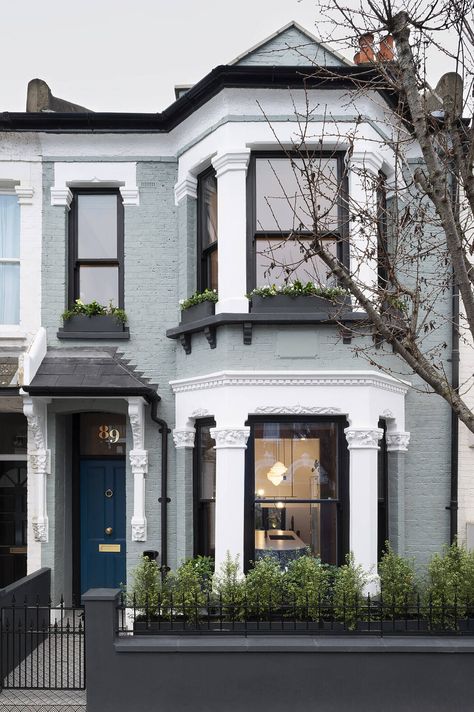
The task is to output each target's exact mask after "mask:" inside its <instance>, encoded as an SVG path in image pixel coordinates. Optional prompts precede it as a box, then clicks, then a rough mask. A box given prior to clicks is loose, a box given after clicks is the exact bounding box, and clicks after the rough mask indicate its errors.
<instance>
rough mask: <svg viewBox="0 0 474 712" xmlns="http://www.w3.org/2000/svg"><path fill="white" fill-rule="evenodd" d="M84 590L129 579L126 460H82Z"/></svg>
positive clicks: (116, 583) (81, 526) (106, 586)
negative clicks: (126, 566) (126, 560)
mask: <svg viewBox="0 0 474 712" xmlns="http://www.w3.org/2000/svg"><path fill="white" fill-rule="evenodd" d="M80 491H81V495H80V500H81V514H80V531H81V537H80V540H81V593H84V591H87V589H89V588H118V587H119V586H120V585H121V584H124V583H125V460H124V459H123V458H119V459H97V460H96V459H83V460H81V463H80Z"/></svg>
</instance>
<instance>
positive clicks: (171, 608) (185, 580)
mask: <svg viewBox="0 0 474 712" xmlns="http://www.w3.org/2000/svg"><path fill="white" fill-rule="evenodd" d="M213 571H214V562H213V560H212V559H211V558H210V557H209V556H198V557H196V558H195V559H188V560H187V561H185V562H184V563H182V564H181V566H180V567H179V568H178V569H177V570H176V571H175V572H173V573H170V574H168V576H167V578H166V590H165V591H164V598H163V607H164V614H165V615H170V614H171V613H173V615H182V616H184V617H185V618H186V620H188V621H192V622H193V623H197V621H198V619H199V617H200V613H201V609H202V608H204V606H206V605H207V603H208V601H209V595H210V592H211V587H212V575H213Z"/></svg>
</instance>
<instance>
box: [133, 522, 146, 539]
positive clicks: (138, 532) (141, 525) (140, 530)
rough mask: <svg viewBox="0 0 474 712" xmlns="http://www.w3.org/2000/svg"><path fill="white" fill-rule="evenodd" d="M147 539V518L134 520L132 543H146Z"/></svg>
mask: <svg viewBox="0 0 474 712" xmlns="http://www.w3.org/2000/svg"><path fill="white" fill-rule="evenodd" d="M146 539H147V521H146V519H145V518H143V519H137V520H135V517H133V519H132V541H146Z"/></svg>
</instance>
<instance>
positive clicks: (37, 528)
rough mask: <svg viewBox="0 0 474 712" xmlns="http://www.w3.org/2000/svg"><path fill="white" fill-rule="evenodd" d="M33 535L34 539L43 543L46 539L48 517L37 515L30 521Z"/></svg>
mask: <svg viewBox="0 0 474 712" xmlns="http://www.w3.org/2000/svg"><path fill="white" fill-rule="evenodd" d="M32 527H33V536H34V539H35V541H39V542H41V543H43V544H45V543H46V542H47V541H48V529H49V522H48V517H42V518H41V519H40V518H39V517H38V518H37V519H34V520H33V522H32Z"/></svg>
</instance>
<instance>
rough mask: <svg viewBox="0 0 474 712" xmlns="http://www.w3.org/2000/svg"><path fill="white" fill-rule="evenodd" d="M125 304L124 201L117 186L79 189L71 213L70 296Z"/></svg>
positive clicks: (101, 302)
mask: <svg viewBox="0 0 474 712" xmlns="http://www.w3.org/2000/svg"><path fill="white" fill-rule="evenodd" d="M76 299H81V301H83V302H84V303H85V304H88V303H90V302H92V301H96V302H98V303H99V304H102V305H103V306H108V305H109V304H112V305H113V306H115V307H121V308H123V301H124V299H123V204H122V199H121V196H120V193H119V191H118V190H113V189H110V190H100V191H99V190H86V189H84V190H82V189H81V190H76V191H74V200H73V203H72V206H71V213H70V275H69V300H70V303H71V304H72V303H73V302H74V301H75V300H76Z"/></svg>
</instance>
